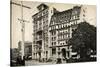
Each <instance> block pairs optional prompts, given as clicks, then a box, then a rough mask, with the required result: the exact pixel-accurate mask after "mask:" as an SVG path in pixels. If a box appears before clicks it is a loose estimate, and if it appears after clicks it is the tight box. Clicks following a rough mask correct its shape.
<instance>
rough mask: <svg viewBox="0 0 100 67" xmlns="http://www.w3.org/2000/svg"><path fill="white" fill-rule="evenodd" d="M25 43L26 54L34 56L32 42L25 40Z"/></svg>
mask: <svg viewBox="0 0 100 67" xmlns="http://www.w3.org/2000/svg"><path fill="white" fill-rule="evenodd" d="M24 45H25V46H24V48H25V49H24V52H25V53H24V54H25V56H32V42H28V41H25V43H24Z"/></svg>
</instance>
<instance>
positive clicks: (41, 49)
mask: <svg viewBox="0 0 100 67" xmlns="http://www.w3.org/2000/svg"><path fill="white" fill-rule="evenodd" d="M37 9H38V12H37V13H36V14H35V15H33V16H32V19H33V50H32V51H33V54H32V55H33V56H32V58H33V59H38V60H47V59H48V58H49V56H50V55H49V44H50V42H49V24H50V18H51V15H52V9H51V8H50V7H49V6H47V5H46V4H43V3H42V4H40V5H39V6H37Z"/></svg>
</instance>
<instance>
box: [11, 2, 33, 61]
mask: <svg viewBox="0 0 100 67" xmlns="http://www.w3.org/2000/svg"><path fill="white" fill-rule="evenodd" d="M11 4H14V5H17V6H21V19H19V18H18V20H19V21H20V23H21V24H22V29H21V32H22V45H21V57H22V60H23V57H24V43H25V22H29V21H27V20H24V19H23V7H24V8H28V9H31V8H30V7H28V6H25V5H23V1H21V4H18V3H14V2H11Z"/></svg>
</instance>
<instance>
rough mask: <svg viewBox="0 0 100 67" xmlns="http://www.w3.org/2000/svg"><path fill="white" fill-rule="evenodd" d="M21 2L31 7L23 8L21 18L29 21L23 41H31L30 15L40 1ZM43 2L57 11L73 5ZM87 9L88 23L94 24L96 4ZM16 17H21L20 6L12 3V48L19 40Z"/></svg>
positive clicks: (18, 24) (15, 0) (18, 26)
mask: <svg viewBox="0 0 100 67" xmlns="http://www.w3.org/2000/svg"><path fill="white" fill-rule="evenodd" d="M13 2H16V3H20V2H19V1H18V0H13ZM23 4H24V5H26V6H29V7H31V8H32V9H27V8H23V11H24V12H23V18H24V19H25V20H28V21H30V23H25V41H31V42H32V32H33V30H32V28H33V23H32V15H34V14H35V13H36V12H37V9H36V7H37V6H38V5H39V4H41V3H40V2H33V1H24V2H23ZM45 4H47V5H49V6H51V7H55V8H56V9H57V10H59V11H63V10H67V9H70V8H72V7H73V6H75V4H55V3H45ZM88 10H89V12H87V14H88V20H89V21H90V20H91V22H90V24H92V25H95V26H96V6H88ZM18 18H21V8H20V6H17V5H14V4H12V48H16V47H17V46H18V42H19V41H21V31H20V30H21V23H20V22H19V21H18Z"/></svg>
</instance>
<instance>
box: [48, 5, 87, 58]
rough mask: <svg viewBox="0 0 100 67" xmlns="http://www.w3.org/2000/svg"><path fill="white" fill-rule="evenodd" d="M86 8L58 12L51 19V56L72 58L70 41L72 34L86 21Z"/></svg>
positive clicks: (77, 7)
mask: <svg viewBox="0 0 100 67" xmlns="http://www.w3.org/2000/svg"><path fill="white" fill-rule="evenodd" d="M85 11H86V8H85V7H83V6H74V7H73V8H72V9H68V10H65V11H62V12H60V11H59V12H56V13H54V14H53V15H52V17H51V22H50V26H49V31H50V56H51V57H53V58H56V59H57V58H62V59H65V58H67V59H70V58H71V57H72V54H73V52H72V46H71V45H68V40H69V39H70V38H71V37H72V32H73V30H75V29H76V28H77V25H78V24H79V23H81V22H84V21H86V20H85V17H86V15H85Z"/></svg>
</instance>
